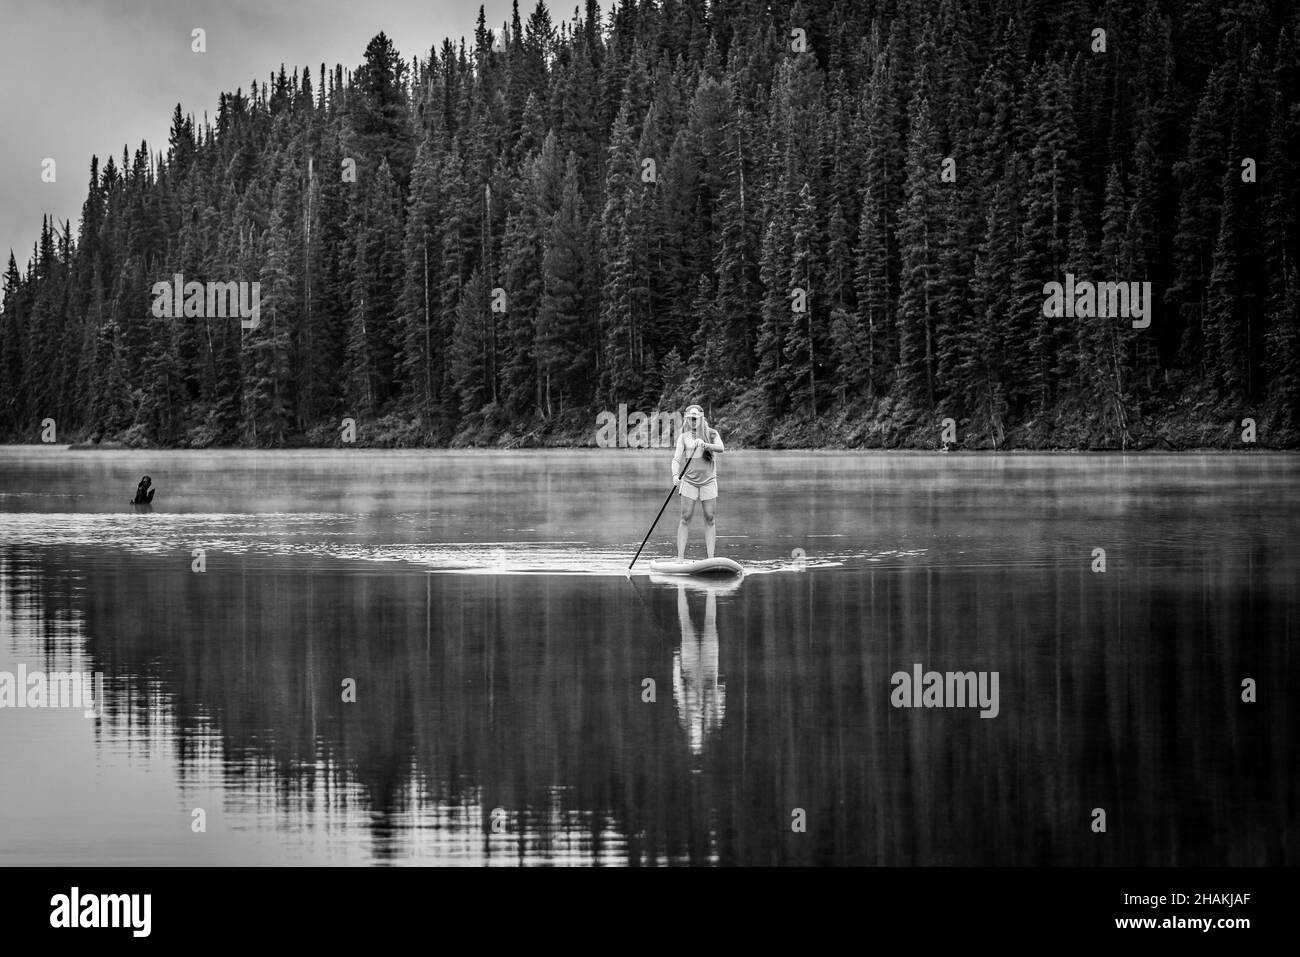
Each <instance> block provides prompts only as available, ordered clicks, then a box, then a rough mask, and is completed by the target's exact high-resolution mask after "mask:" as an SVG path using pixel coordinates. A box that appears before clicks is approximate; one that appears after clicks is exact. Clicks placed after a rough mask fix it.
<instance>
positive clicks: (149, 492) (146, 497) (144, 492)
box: [131, 475, 158, 505]
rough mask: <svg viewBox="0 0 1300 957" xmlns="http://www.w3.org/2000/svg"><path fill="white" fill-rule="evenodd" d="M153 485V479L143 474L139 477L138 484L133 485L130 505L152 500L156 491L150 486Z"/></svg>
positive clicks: (145, 503) (143, 503)
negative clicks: (133, 492) (133, 489)
mask: <svg viewBox="0 0 1300 957" xmlns="http://www.w3.org/2000/svg"><path fill="white" fill-rule="evenodd" d="M151 485H153V479H151V478H150V477H149V476H147V475H146V476H145V477H144V478H142V479H140V484H139V485H137V486H136V487H135V498H133V499H132V500H131V504H132V505H148V504H149V503H150V502H152V501H153V493H154V492H156V491H158V490H157V489H156V488H150V487H149V486H151Z"/></svg>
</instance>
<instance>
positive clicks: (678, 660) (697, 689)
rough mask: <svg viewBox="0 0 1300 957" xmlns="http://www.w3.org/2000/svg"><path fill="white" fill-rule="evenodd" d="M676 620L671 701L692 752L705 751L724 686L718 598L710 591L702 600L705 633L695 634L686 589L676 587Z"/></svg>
mask: <svg viewBox="0 0 1300 957" xmlns="http://www.w3.org/2000/svg"><path fill="white" fill-rule="evenodd" d="M677 618H678V620H679V622H680V623H681V627H682V646H681V648H680V649H678V651H677V652H676V653H675V654H674V655H673V700H674V701H675V702H676V703H677V719H678V721H680V722H681V725H682V728H683V729H684V730H685V731H686V737H687V740H688V741H689V742H690V745H691V753H693V754H697V755H698V754H700V753H701V752H702V751H703V750H704V739H705V737H706V736H707V735H708V734H709V733H710V732H712V731H717V730H718V729H719V728H721V727H722V718H723V715H724V713H725V711H726V703H727V686H726V685H724V684H721V683H719V681H718V599H717V596H716V595H715V594H714V593H713V592H712V591H709V592H707V593H706V594H705V598H704V630H703V631H701V632H698V633H697V632H696V631H695V623H694V622H692V621H691V609H690V605H688V604H687V602H686V586H684V585H678V586H677Z"/></svg>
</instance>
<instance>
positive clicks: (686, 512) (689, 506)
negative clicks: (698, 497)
mask: <svg viewBox="0 0 1300 957" xmlns="http://www.w3.org/2000/svg"><path fill="white" fill-rule="evenodd" d="M681 498H682V520H681V522H680V523H678V525H677V560H678V561H679V562H680V561H682V560H684V559H685V558H686V536H687V535H689V534H690V531H691V516H692V515H694V514H695V499H693V498H687V497H686V496H685V495H683V496H682V497H681Z"/></svg>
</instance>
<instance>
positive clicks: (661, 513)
mask: <svg viewBox="0 0 1300 957" xmlns="http://www.w3.org/2000/svg"><path fill="white" fill-rule="evenodd" d="M699 448H700V446H699V444H698V443H697V444H696V446H695V448H693V449H691V454H690V455H688V456H687V457H686V464H685V465H683V466H682V470H681V472H679V473H678V475H677V482H674V483H673V487H672V488H671V489H669V490H668V497H667V498H666V499H664V503H663V504H662V505H660V506H659V514H658V515H656V516H655V520H654V521H653V522H651V523H650V529H649V531H647V532H646V533H645V538H643V539H641V548H638V549H637V550H636V554H635V555H634V556H632V561H630V562H629V563H628V566H627V570H628V571H631V570H632V566H633V565H635V564H636V560H637V559H638V558H640V557H641V549H642V548H645V543H646V542H648V541H650V536H651V535H652V534H653V533H654V530H655V526H656V525H658V524H659V519H661V518H663V517H664V509H666V508H667V507H668V503H669V502H670V501H672V498H673V492H675V491H677V483H678V482H681V480H682V476H683V475H685V474H686V470H687V469H688V468H690V466H691V459H693V458H695V453H696V452H697V451H699Z"/></svg>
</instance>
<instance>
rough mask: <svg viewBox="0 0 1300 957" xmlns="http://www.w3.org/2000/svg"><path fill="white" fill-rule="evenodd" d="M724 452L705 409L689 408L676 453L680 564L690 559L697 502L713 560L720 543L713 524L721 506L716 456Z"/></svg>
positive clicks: (709, 552)
mask: <svg viewBox="0 0 1300 957" xmlns="http://www.w3.org/2000/svg"><path fill="white" fill-rule="evenodd" d="M722 451H725V448H724V446H723V444H722V436H720V435H719V434H718V430H717V429H711V428H709V423H708V420H707V419H705V418H704V410H703V409H701V408H700V407H699V406H698V405H690V406H687V407H686V415H685V416H683V417H682V431H681V434H679V435H678V436H677V446H676V448H675V449H674V450H673V484H674V485H676V486H677V488H678V491H679V492H681V497H682V522H681V524H680V525H678V526H677V560H678V561H681V560H682V559H683V558H685V557H686V538H687V536H688V535H689V534H690V530H691V516H693V515H694V514H695V503H696V502H699V503H700V508H701V509H702V510H703V512H704V547H705V549H706V550H707V551H708V554H709V557H710V558H712V557H713V547H714V545H715V543H716V542H717V540H718V529H717V527H716V526H715V525H714V524H713V514H714V509H715V506H716V505H717V504H718V466H717V460H716V456H717V454H718V453H719V452H722ZM688 459H689V460H690V463H691V464H690V467H689V468H687V469H686V473H685V474H684V475H683V474H682V466H684V465H685V464H686V462H687V460H688ZM679 475H681V478H680V480H679V479H678V476H679Z"/></svg>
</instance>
